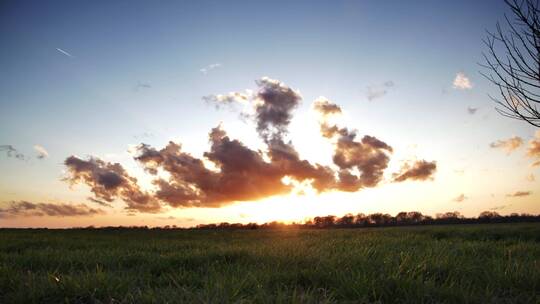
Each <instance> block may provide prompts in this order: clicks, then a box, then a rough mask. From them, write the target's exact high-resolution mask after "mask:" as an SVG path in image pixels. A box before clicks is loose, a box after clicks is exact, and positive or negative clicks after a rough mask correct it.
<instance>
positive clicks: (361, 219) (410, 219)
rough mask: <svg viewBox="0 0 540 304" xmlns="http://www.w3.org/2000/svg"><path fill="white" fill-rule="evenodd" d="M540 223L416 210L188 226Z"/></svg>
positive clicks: (528, 217)
mask: <svg viewBox="0 0 540 304" xmlns="http://www.w3.org/2000/svg"><path fill="white" fill-rule="evenodd" d="M520 222H540V215H533V214H528V213H521V214H518V213H511V214H509V215H500V214H499V213H497V212H495V211H484V212H482V213H480V214H479V215H478V217H465V216H463V215H462V214H461V213H459V212H457V211H454V212H445V213H438V214H437V215H436V216H435V217H433V216H429V215H423V214H422V213H420V212H418V211H410V212H399V213H398V214H396V215H395V216H392V215H390V214H387V213H385V214H383V213H373V214H369V215H366V214H363V213H358V214H356V215H354V214H350V213H349V214H346V215H344V216H342V217H338V216H335V215H327V216H316V217H314V218H312V219H309V220H306V221H305V222H304V223H294V222H293V223H290V224H286V223H283V222H278V221H273V222H269V223H264V224H257V223H248V224H242V223H228V222H223V223H218V224H200V225H197V226H195V227H193V228H191V229H275V228H361V227H391V226H413V225H448V224H481V223H520Z"/></svg>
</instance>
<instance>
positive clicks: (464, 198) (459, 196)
mask: <svg viewBox="0 0 540 304" xmlns="http://www.w3.org/2000/svg"><path fill="white" fill-rule="evenodd" d="M466 199H468V197H466V196H465V194H463V193H461V194H460V195H458V196H457V197H455V198H453V199H452V201H454V202H458V203H461V202H463V201H464V200H466Z"/></svg>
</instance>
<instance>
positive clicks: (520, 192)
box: [506, 191, 532, 197]
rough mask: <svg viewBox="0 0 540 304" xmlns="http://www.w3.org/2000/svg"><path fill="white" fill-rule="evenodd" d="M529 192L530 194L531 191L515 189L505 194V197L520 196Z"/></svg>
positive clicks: (527, 194)
mask: <svg viewBox="0 0 540 304" xmlns="http://www.w3.org/2000/svg"><path fill="white" fill-rule="evenodd" d="M531 194H532V192H531V191H516V192H514V193H511V194H507V195H506V196H507V197H522V196H529V195H531Z"/></svg>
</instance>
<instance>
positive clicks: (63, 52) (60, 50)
mask: <svg viewBox="0 0 540 304" xmlns="http://www.w3.org/2000/svg"><path fill="white" fill-rule="evenodd" d="M56 50H57V51H58V52H60V53H62V54H64V55H66V56H68V57H70V58H73V55H71V54H70V53H68V52H66V51H64V50H62V49H60V48H56Z"/></svg>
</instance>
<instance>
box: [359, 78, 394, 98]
mask: <svg viewBox="0 0 540 304" xmlns="http://www.w3.org/2000/svg"><path fill="white" fill-rule="evenodd" d="M394 85H395V84H394V82H393V81H391V80H389V81H386V82H384V83H381V84H376V85H371V86H368V87H367V92H366V97H367V99H368V100H369V101H372V100H375V99H377V98H381V97H383V96H384V95H386V94H388V91H389V89H390V88H392V87H394Z"/></svg>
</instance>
